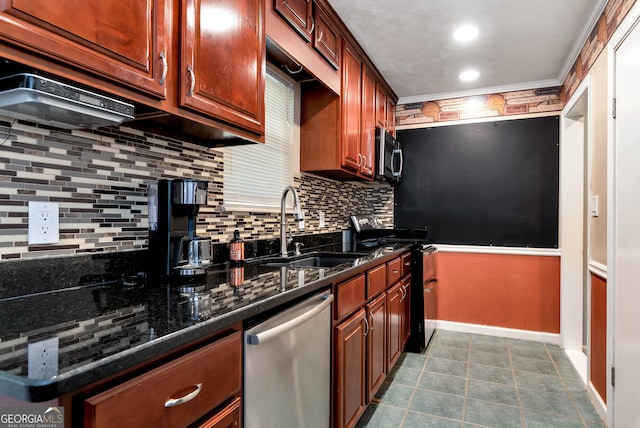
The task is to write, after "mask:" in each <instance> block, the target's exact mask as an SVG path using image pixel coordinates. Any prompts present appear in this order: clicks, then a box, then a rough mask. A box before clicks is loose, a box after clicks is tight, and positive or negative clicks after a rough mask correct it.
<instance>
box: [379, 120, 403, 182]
mask: <svg viewBox="0 0 640 428" xmlns="http://www.w3.org/2000/svg"><path fill="white" fill-rule="evenodd" d="M376 159H378V164H377V166H376V178H378V179H381V180H386V181H389V182H390V183H391V184H393V185H398V184H400V181H401V179H402V163H403V162H402V148H401V147H400V143H399V142H398V141H397V140H396V139H395V138H394V137H393V135H391V134H390V133H389V132H388V131H387V130H386V129H384V128H379V127H376Z"/></svg>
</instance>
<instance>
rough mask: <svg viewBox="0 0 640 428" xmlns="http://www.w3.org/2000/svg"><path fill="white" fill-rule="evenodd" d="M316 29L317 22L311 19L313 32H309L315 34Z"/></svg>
mask: <svg viewBox="0 0 640 428" xmlns="http://www.w3.org/2000/svg"><path fill="white" fill-rule="evenodd" d="M315 28H316V21H314V19H313V18H311V30H309V32H310V33H313V30H314V29H315Z"/></svg>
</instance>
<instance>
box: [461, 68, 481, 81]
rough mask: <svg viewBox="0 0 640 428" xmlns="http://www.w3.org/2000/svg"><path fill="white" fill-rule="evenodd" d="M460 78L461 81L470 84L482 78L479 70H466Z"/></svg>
mask: <svg viewBox="0 0 640 428" xmlns="http://www.w3.org/2000/svg"><path fill="white" fill-rule="evenodd" d="M458 77H459V78H460V80H464V81H465V82H469V81H471V80H476V79H477V78H478V77H480V73H479V72H478V70H466V71H463V72H462V73H460V76H458Z"/></svg>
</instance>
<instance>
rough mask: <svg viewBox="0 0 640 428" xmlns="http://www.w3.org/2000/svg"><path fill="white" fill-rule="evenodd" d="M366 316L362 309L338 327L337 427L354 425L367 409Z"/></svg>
mask: <svg viewBox="0 0 640 428" xmlns="http://www.w3.org/2000/svg"><path fill="white" fill-rule="evenodd" d="M365 317H366V312H365V309H364V308H362V309H360V310H359V311H358V312H356V313H355V314H354V315H353V316H352V317H351V318H349V319H348V320H346V321H345V322H343V323H342V324H340V325H338V326H337V327H336V332H335V338H336V355H335V373H336V379H335V385H336V386H335V396H334V398H335V406H334V408H335V417H336V421H335V426H336V427H352V426H355V424H356V422H357V421H358V419H359V418H360V416H361V415H362V413H363V412H364V409H365V405H366V401H365V400H366V397H365V358H366V337H365V333H366V329H367V327H366V321H365Z"/></svg>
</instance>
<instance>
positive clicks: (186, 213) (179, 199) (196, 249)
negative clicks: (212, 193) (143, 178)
mask: <svg viewBox="0 0 640 428" xmlns="http://www.w3.org/2000/svg"><path fill="white" fill-rule="evenodd" d="M208 190H209V183H208V182H207V181H204V180H195V179H176V180H159V181H157V182H153V183H149V184H148V187H147V192H148V193H147V195H148V199H149V256H150V258H149V264H150V265H151V266H150V272H149V274H150V275H153V276H161V277H163V276H164V277H167V276H195V275H202V274H205V273H206V268H207V267H208V265H209V264H210V263H211V239H210V238H206V237H199V236H196V233H195V232H196V217H197V215H198V211H199V210H200V206H201V205H206V204H207V195H208Z"/></svg>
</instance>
